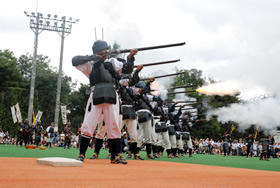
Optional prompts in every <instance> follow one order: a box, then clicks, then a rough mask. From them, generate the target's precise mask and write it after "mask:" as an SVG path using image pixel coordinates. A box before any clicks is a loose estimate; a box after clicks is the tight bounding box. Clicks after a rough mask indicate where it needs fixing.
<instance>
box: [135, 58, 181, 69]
mask: <svg viewBox="0 0 280 188" xmlns="http://www.w3.org/2000/svg"><path fill="white" fill-rule="evenodd" d="M178 61H180V59H176V60H171V61H161V62H156V63H146V64H140V65H143V66H144V67H148V66H154V65H162V64H167V63H176V62H178ZM137 66H138V65H135V66H134V68H136V67H137Z"/></svg>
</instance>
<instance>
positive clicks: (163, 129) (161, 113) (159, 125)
mask: <svg viewBox="0 0 280 188" xmlns="http://www.w3.org/2000/svg"><path fill="white" fill-rule="evenodd" d="M168 110H169V109H168V106H166V105H165V104H163V102H162V100H161V99H157V105H156V107H155V108H154V109H153V112H154V124H155V133H156V134H155V135H156V140H157V141H158V142H159V145H160V146H161V147H162V148H165V149H166V152H167V157H168V158H173V157H174V156H173V153H172V150H171V144H170V141H169V134H168V129H167V126H168V121H169V117H168Z"/></svg>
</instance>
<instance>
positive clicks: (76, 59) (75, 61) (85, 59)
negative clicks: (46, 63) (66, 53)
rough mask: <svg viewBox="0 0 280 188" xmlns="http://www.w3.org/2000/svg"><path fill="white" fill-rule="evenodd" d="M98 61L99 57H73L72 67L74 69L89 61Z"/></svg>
mask: <svg viewBox="0 0 280 188" xmlns="http://www.w3.org/2000/svg"><path fill="white" fill-rule="evenodd" d="M98 60H99V57H96V56H75V57H73V58H72V65H73V66H74V67H76V66H78V65H82V64H84V63H87V62H89V61H98Z"/></svg>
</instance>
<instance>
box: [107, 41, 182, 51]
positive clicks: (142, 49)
mask: <svg viewBox="0 0 280 188" xmlns="http://www.w3.org/2000/svg"><path fill="white" fill-rule="evenodd" d="M185 44H186V43H185V42H181V43H175V44H167V45H159V46H150V47H143V48H136V49H137V50H138V51H145V50H154V49H160V48H169V47H175V46H182V45H185ZM128 52H130V49H126V50H119V51H118V52H111V53H128Z"/></svg>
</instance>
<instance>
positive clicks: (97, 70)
mask: <svg viewBox="0 0 280 188" xmlns="http://www.w3.org/2000/svg"><path fill="white" fill-rule="evenodd" d="M108 49H109V46H108V44H107V42H105V41H103V40H97V41H95V42H94V44H93V46H92V50H93V53H94V55H92V56H75V57H74V58H73V59H72V65H73V66H74V67H76V68H77V69H78V70H80V71H81V72H82V73H83V74H84V75H86V76H87V77H88V78H89V81H90V86H91V93H90V97H89V99H88V102H87V106H86V113H85V116H84V121H83V125H82V127H81V145H80V154H79V156H78V157H77V160H80V161H84V159H85V153H86V151H87V148H88V145H89V142H90V138H91V137H92V136H93V133H94V131H95V129H96V126H97V124H98V122H99V120H100V117H101V115H102V114H103V118H104V122H105V127H106V132H107V139H108V145H109V148H110V151H111V163H114V164H119V163H121V164H127V162H126V161H123V160H121V159H120V158H119V156H117V155H118V153H119V151H120V141H121V131H120V128H119V114H120V105H119V97H118V94H117V92H116V89H117V84H118V80H120V79H121V77H120V75H121V73H122V72H125V71H126V69H127V67H131V66H124V63H123V62H121V61H119V60H118V59H116V58H111V59H107V57H108ZM137 52H138V51H137V50H136V49H134V50H131V51H130V54H129V56H128V58H127V61H128V63H127V64H126V65H128V64H129V65H132V67H133V66H134V64H133V62H134V55H135V54H136V53H137Z"/></svg>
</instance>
